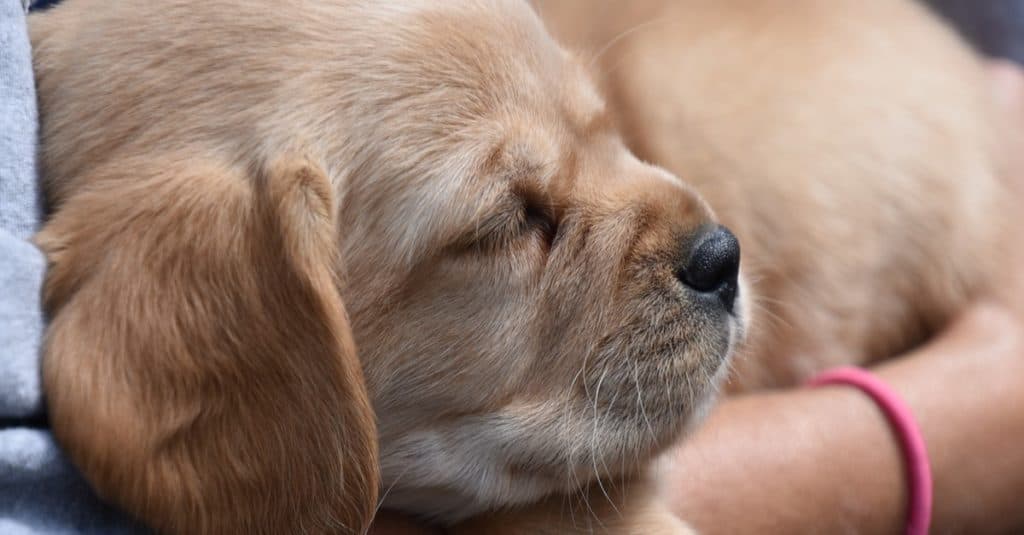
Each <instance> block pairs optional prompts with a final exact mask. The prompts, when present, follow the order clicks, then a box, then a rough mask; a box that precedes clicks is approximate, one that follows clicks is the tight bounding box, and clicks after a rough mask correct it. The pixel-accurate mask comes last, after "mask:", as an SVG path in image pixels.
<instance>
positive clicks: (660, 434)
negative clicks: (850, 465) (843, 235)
mask: <svg viewBox="0 0 1024 535" xmlns="http://www.w3.org/2000/svg"><path fill="white" fill-rule="evenodd" d="M175 6H177V7H178V8H180V9H173V10H170V11H167V10H165V9H164V7H165V6H163V4H162V3H155V2H153V3H150V2H137V3H134V4H130V5H127V4H122V3H109V2H107V3H104V2H88V1H86V0H81V1H79V2H70V3H68V5H67V6H62V7H61V8H60V9H57V10H54V11H53V13H47V14H44V15H41V16H37V17H36V18H35V19H34V21H33V25H32V38H33V48H34V50H35V54H36V66H37V85H38V87H39V95H40V104H41V109H42V119H43V121H42V130H43V131H42V134H43V140H44V150H43V163H44V166H45V168H46V174H47V178H48V182H49V185H50V194H51V199H52V200H53V201H54V204H55V206H56V216H55V218H54V220H53V221H52V222H51V223H50V224H49V225H48V226H47V228H46V230H45V231H44V233H43V234H42V235H41V237H40V243H41V244H42V245H43V246H44V248H45V249H46V250H47V252H48V253H49V255H50V259H51V263H52V265H51V271H50V275H49V280H48V282H47V299H48V304H49V308H50V310H51V312H52V313H53V314H54V321H53V323H52V325H51V329H50V334H49V345H48V348H47V352H46V356H45V363H44V366H45V369H46V373H45V375H46V382H47V389H48V392H49V395H48V403H49V407H50V413H51V420H52V421H53V426H54V429H55V432H56V433H57V436H58V438H59V439H60V440H61V442H62V444H64V445H65V447H67V449H68V451H69V453H70V454H71V456H72V459H73V460H74V461H75V463H76V464H77V465H78V466H79V467H80V468H81V469H82V471H83V473H84V474H85V475H86V477H87V478H88V479H89V481H90V482H91V483H92V484H93V486H94V487H95V488H97V489H98V490H99V491H100V492H101V493H102V494H103V495H104V496H105V497H107V498H108V499H111V500H113V501H115V502H117V503H119V504H121V505H122V506H124V507H126V508H128V509H129V510H130V511H131V512H133V513H135V514H136V515H138V516H140V517H141V518H142V519H143V520H145V521H147V523H149V524H151V525H153V526H155V527H157V528H158V529H163V530H167V531H185V532H203V531H251V530H253V529H267V530H271V531H274V530H277V531H282V530H285V531H287V530H288V529H289V527H294V526H295V525H301V526H308V527H311V528H312V529H320V528H324V529H326V527H337V526H341V527H344V528H347V529H348V530H349V531H353V532H358V531H360V530H361V529H362V528H363V527H364V526H366V525H367V523H368V522H369V519H370V517H371V515H372V513H373V510H374V507H375V505H376V503H375V502H376V500H375V496H374V492H373V489H376V488H377V486H378V485H377V482H378V481H377V473H376V457H375V455H374V453H375V446H376V445H375V444H374V441H373V438H374V435H375V434H376V435H378V438H379V449H380V458H381V462H380V466H381V469H382V476H383V481H382V487H383V488H385V489H389V490H388V492H387V493H386V496H387V499H388V501H389V502H390V504H391V505H392V506H397V507H401V508H405V509H407V510H412V511H416V512H420V513H425V514H430V515H435V516H439V517H441V518H443V519H445V520H449V521H451V520H456V519H458V518H459V517H460V516H466V515H470V514H473V513H475V512H478V511H481V510H483V509H486V508H489V507H495V506H506V505H511V504H516V503H522V502H526V501H530V500H533V499H536V498H538V497H540V496H542V495H544V494H548V493H552V492H558V491H566V490H573V489H576V488H577V487H579V486H581V485H584V484H585V483H586V482H588V481H590V480H593V479H594V478H598V477H612V476H616V475H618V474H621V473H628V472H631V471H632V470H634V469H635V468H636V467H637V466H638V465H640V464H642V463H643V462H644V461H645V460H646V459H648V458H650V457H651V456H652V455H653V454H655V453H656V452H657V451H658V450H659V449H660V448H662V447H664V446H665V445H666V444H668V443H669V442H671V441H672V440H673V439H674V438H676V437H677V436H678V435H679V434H680V432H681V430H682V429H684V428H685V426H686V424H687V423H688V422H691V421H692V420H693V419H694V417H695V415H696V414H698V413H699V412H700V410H701V407H703V406H704V405H705V404H706V403H707V402H708V400H709V398H710V397H711V396H712V395H713V393H714V391H715V388H716V383H717V379H718V377H719V376H721V375H723V373H722V372H723V370H724V368H725V365H724V362H725V361H726V359H727V357H728V355H729V353H730V350H731V348H732V347H733V345H735V342H736V340H737V339H738V337H739V333H740V331H741V330H742V328H741V327H742V320H741V317H742V314H741V312H742V310H741V309H742V307H740V306H738V305H734V304H733V301H734V300H735V293H736V277H737V273H736V271H737V267H738V266H737V263H738V258H737V255H738V250H737V245H736V243H735V240H734V239H733V238H732V237H731V236H730V235H729V234H727V233H725V232H724V231H722V230H720V229H719V228H718V227H717V225H716V223H715V221H714V218H713V216H712V213H711V211H710V210H709V208H708V207H707V206H706V205H705V203H704V202H703V201H701V199H700V198H699V197H698V196H697V195H696V194H695V193H694V192H693V191H692V190H691V189H690V188H688V187H687V186H686V185H685V184H684V183H682V182H681V181H679V180H678V179H676V178H675V177H673V176H671V175H669V174H668V173H666V172H664V171H662V170H660V169H657V168H654V167H651V166H649V165H645V164H643V163H641V162H639V161H637V159H636V158H634V157H633V156H632V155H631V154H630V153H629V152H628V151H627V150H626V149H625V148H624V146H623V144H622V142H621V141H620V140H619V138H618V136H617V135H616V133H615V131H614V129H613V128H612V125H611V122H610V121H609V120H608V118H607V117H608V115H607V113H606V110H605V109H604V104H603V102H602V99H601V98H600V97H599V96H598V95H597V94H596V93H595V91H594V90H593V88H592V87H591V85H590V83H589V82H588V81H587V76H586V75H585V73H584V68H583V67H582V66H581V65H580V64H579V63H577V62H576V61H575V60H574V59H573V58H572V57H571V56H570V55H569V54H567V53H565V52H564V51H563V50H561V49H560V48H559V47H558V46H557V45H556V44H555V43H554V42H553V41H552V40H551V38H550V37H549V36H548V35H547V34H546V33H545V31H544V29H543V28H542V27H541V25H540V23H539V21H538V20H537V19H536V17H535V16H534V14H533V13H532V12H531V11H530V10H529V8H528V7H527V6H526V5H525V4H523V3H519V2H513V1H509V0H479V1H466V2H457V3H456V2H433V1H426V0H409V1H407V2H403V3H401V4H394V3H372V2H365V3H364V2H352V3H350V2H338V3H333V2H323V3H313V4H309V5H305V6H304V8H303V9H301V10H284V11H282V10H280V9H279V7H278V3H277V2H270V1H266V2H257V1H255V0H252V1H248V0H247V1H246V2H235V1H232V0H218V1H216V2H209V1H203V2H198V1H196V2H195V3H194V4H191V3H189V2H188V1H187V0H180V2H179V3H177V4H175ZM83 27H88V28H90V31H77V30H75V28H83ZM182 36H187V38H184V37H182ZM225 43H230V46H225ZM126 51H131V52H130V54H131V55H132V56H133V58H137V59H138V61H135V60H133V61H130V62H126V61H124V57H125V54H126ZM96 72H102V73H103V75H102V77H99V78H97V75H96ZM126 107H127V108H129V110H130V111H129V112H125V108H126ZM280 162H284V163H283V164H282V163H280ZM325 244H328V245H329V247H328V249H329V251H325V250H324V247H325ZM335 247H336V248H337V250H335ZM346 312H347V314H346ZM350 332H351V335H352V339H354V341H355V344H354V346H353V344H352V343H350V340H349V333H350ZM356 349H358V351H356ZM357 355H358V358H357ZM360 367H361V369H360ZM360 372H361V373H360ZM371 404H372V410H373V411H374V412H375V414H376V418H377V428H378V429H377V433H375V432H374V426H373V420H372V415H371V413H370V410H371V407H370V405H371ZM281 488H287V489H288V492H286V493H284V496H277V495H276V494H275V493H276V492H277V490H278V489H281ZM285 498H287V499H285Z"/></svg>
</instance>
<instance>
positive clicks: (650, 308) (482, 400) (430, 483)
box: [340, 2, 742, 520]
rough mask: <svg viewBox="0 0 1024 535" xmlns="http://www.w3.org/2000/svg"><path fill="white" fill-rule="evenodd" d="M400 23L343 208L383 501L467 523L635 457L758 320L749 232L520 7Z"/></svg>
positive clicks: (435, 13) (382, 50)
mask: <svg viewBox="0 0 1024 535" xmlns="http://www.w3.org/2000/svg"><path fill="white" fill-rule="evenodd" d="M393 26H398V27H400V28H401V31H400V32H399V36H400V38H398V39H396V40H395V41H394V42H388V43H385V44H381V45H379V47H378V49H377V50H376V51H375V53H376V54H379V55H378V56H376V57H375V59H374V61H377V62H379V63H383V64H385V65H388V66H389V72H388V78H387V79H386V83H381V81H380V80H379V79H377V80H375V82H376V84H375V92H374V93H373V95H374V97H375V100H374V101H373V104H372V106H371V104H369V103H367V104H364V106H365V107H366V108H371V107H372V109H374V110H375V112H376V113H375V115H374V117H375V119H376V124H375V125H374V126H373V137H372V138H370V139H371V141H370V142H369V146H367V147H366V148H365V149H360V150H359V151H356V152H357V153H359V154H371V155H370V156H365V160H359V159H358V158H357V159H355V160H353V159H351V158H343V159H341V160H343V161H346V162H353V161H354V163H351V164H350V165H352V166H353V167H355V168H356V169H358V172H354V173H350V174H348V175H347V176H346V178H345V182H344V183H343V184H342V186H341V188H342V190H343V192H344V193H343V195H342V197H341V198H342V201H341V207H340V212H341V214H342V215H341V217H342V222H341V231H340V236H341V249H342V254H341V256H342V258H344V259H345V264H346V281H347V282H346V287H345V289H344V292H345V297H346V303H347V306H348V309H349V312H350V313H351V317H352V321H353V333H354V336H355V339H356V342H357V344H358V346H359V348H360V358H361V360H362V362H363V365H364V370H365V373H366V378H367V381H368V387H369V390H370V392H371V396H372V398H373V402H374V407H375V410H376V414H377V418H378V424H379V432H380V447H381V462H382V470H383V483H384V488H388V489H390V490H389V491H388V494H387V501H386V503H387V504H389V505H391V506H395V507H399V508H405V509H411V510H413V511H416V512H419V513H424V514H430V515H439V516H441V517H443V518H445V519H448V520H452V519H456V518H457V517H459V516H461V515H468V514H472V513H474V512H476V511H479V510H481V509H483V508H486V507H491V506H502V505H508V504H514V503H521V502H524V501H529V500H534V499H536V498H538V497H539V496H541V495H544V494H547V493H551V492H555V491H564V490H570V489H573V488H575V487H576V486H578V485H580V484H583V483H586V482H587V481H590V480H592V479H593V478H596V477H602V476H613V475H616V474H618V473H621V472H624V471H625V472H628V471H631V470H633V469H635V468H636V467H637V466H638V465H639V464H641V463H643V462H644V461H645V460H646V459H649V458H650V457H651V456H652V455H653V454H655V453H656V452H657V451H659V450H660V449H661V448H662V447H663V446H665V445H666V444H668V443H669V442H671V441H672V440H673V439H675V438H677V437H678V436H679V434H680V432H681V430H682V429H683V428H684V427H685V426H686V424H687V422H689V421H691V420H692V419H693V418H694V415H695V414H696V413H699V412H700V410H701V408H702V407H704V406H705V404H706V403H707V401H708V399H709V398H710V397H711V396H712V395H713V393H714V391H715V389H716V384H717V381H718V378H719V377H720V376H721V375H722V372H723V370H724V368H725V365H724V363H725V361H726V359H727V357H728V355H729V353H730V350H731V348H732V347H733V345H734V344H735V342H736V340H737V338H738V337H739V335H740V331H741V330H742V321H741V310H740V308H741V307H739V306H734V305H733V301H734V298H735V292H736V286H735V285H736V283H737V280H736V278H737V267H738V265H737V263H738V246H737V245H736V243H735V239H734V238H732V236H731V235H730V234H728V233H727V231H724V230H721V229H720V228H719V227H718V226H717V225H716V223H715V222H714V218H713V215H712V213H711V211H710V209H709V208H708V206H707V205H706V204H705V203H704V202H703V201H702V200H701V199H700V198H699V197H698V196H697V195H696V194H695V193H694V191H693V190H691V189H690V188H689V187H687V185H686V184H684V183H683V182H682V181H680V180H679V179H677V178H676V177H674V176H671V175H669V174H668V173H666V172H664V171H662V170H660V169H658V168H655V167H652V166H649V165H645V164H644V163H642V162H640V161H638V160H637V159H636V158H634V157H633V156H632V155H631V154H630V153H629V152H628V151H627V150H626V149H625V148H624V146H623V144H622V142H621V141H620V139H619V137H618V136H617V134H616V132H615V131H614V128H613V125H612V123H611V121H610V120H609V119H608V115H607V112H606V110H605V108H604V104H603V102H602V99H601V98H600V97H599V96H598V95H597V93H596V92H595V91H594V89H593V88H592V86H591V85H590V83H589V81H588V78H587V76H586V73H585V72H584V71H585V69H584V68H583V67H582V66H581V65H580V64H579V63H578V62H577V61H576V60H575V59H574V58H573V57H572V56H571V55H569V54H568V53H566V52H564V51H563V50H562V49H560V48H559V47H558V46H557V45H556V44H555V43H554V42H553V41H552V40H551V38H550V37H548V35H547V34H546V33H545V31H544V30H543V28H542V27H541V25H540V23H539V21H538V20H537V19H536V17H535V16H534V15H533V13H532V12H530V11H529V9H528V7H526V6H525V5H522V4H519V3H512V2H486V3H477V4H472V5H465V4H460V5H459V7H458V8H457V9H456V8H453V7H451V6H446V5H435V6H431V7H429V8H426V9H425V10H424V11H421V12H418V13H416V14H415V16H412V17H409V18H406V19H403V20H402V22H401V23H400V24H396V25H393ZM385 41H387V39H385ZM357 86H358V83H357ZM382 140H386V141H383V142H382ZM349 150H351V149H349Z"/></svg>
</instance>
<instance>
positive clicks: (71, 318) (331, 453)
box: [37, 156, 378, 533]
mask: <svg viewBox="0 0 1024 535" xmlns="http://www.w3.org/2000/svg"><path fill="white" fill-rule="evenodd" d="M254 175H255V176H254ZM66 186H74V187H75V189H76V191H71V192H70V195H69V196H68V197H67V198H66V199H57V202H59V203H60V206H58V210H57V212H56V215H55V217H54V218H53V220H52V221H51V222H50V223H49V224H48V225H47V226H46V227H45V229H44V230H43V231H42V232H41V233H40V235H39V236H38V237H37V241H38V243H39V244H40V246H41V247H42V248H43V249H44V250H45V251H46V253H47V254H48V256H49V259H50V263H51V265H50V271H49V274H48V276H47V281H46V287H45V296H44V297H45V301H46V306H47V308H48V310H49V311H50V313H51V315H52V323H51V326H50V329H49V332H48V335H47V341H46V348H45V354H44V362H43V374H44V381H45V386H46V392H47V402H48V408H49V413H50V420H51V422H52V426H53V430H54V433H55V434H56V436H57V438H58V440H59V442H60V443H61V444H62V445H63V446H64V448H66V450H67V451H68V453H69V454H70V456H71V459H72V460H73V462H74V463H75V464H76V465H77V466H78V467H79V469H80V470H81V471H82V472H83V473H84V474H85V476H86V478H87V479H88V480H89V482H90V483H91V484H92V485H93V486H94V488H95V489H96V490H97V491H98V492H99V494H100V495H101V496H102V497H104V498H106V499H108V500H110V501H112V502H114V503H116V504H118V505H120V506H122V507H124V508H125V509H127V510H128V511H129V512H131V513H132V514H134V515H136V516H138V517H139V518H140V519H141V520H143V521H144V522H145V523H147V524H149V525H150V526H152V527H154V528H156V529H158V530H160V531H162V532H175V533H253V532H260V533H307V532H314V533H315V532H325V531H331V532H349V533H362V532H363V531H365V529H366V528H367V526H368V525H369V521H370V518H371V517H372V515H373V512H374V508H375V506H376V499H377V492H378V489H377V487H378V474H377V470H378V468H377V448H376V430H375V426H374V421H373V415H372V412H371V408H370V404H369V401H368V397H367V393H366V388H365V385H364V384H363V378H362V371H361V368H360V365H359V361H358V360H357V358H356V354H355V348H354V345H353V342H352V337H351V333H350V330H349V326H348V319H347V317H346V315H345V310H344V306H343V304H342V301H341V297H340V295H339V292H338V284H337V282H338V281H337V276H338V275H337V274H338V269H337V265H336V258H335V256H336V251H337V239H336V238H337V236H336V225H335V214H334V201H333V193H332V189H331V186H330V184H329V182H328V180H327V178H326V177H325V176H324V174H323V173H322V172H321V171H320V170H319V169H318V168H317V167H315V166H313V165H310V164H309V163H308V162H307V161H305V160H304V159H288V160H284V161H282V162H281V163H280V165H275V166H272V168H270V169H265V170H262V171H252V170H243V169H237V168H232V167H230V166H226V165H218V164H208V163H204V162H202V161H199V160H198V159H197V158H196V157H195V156H178V157H175V156H169V157H165V158H159V159H153V158H149V159H145V160H144V161H119V162H117V163H116V164H115V165H106V166H104V168H103V169H101V170H99V171H95V172H92V173H90V174H89V175H88V176H86V177H83V178H82V180H80V181H78V182H76V183H74V184H69V185H66Z"/></svg>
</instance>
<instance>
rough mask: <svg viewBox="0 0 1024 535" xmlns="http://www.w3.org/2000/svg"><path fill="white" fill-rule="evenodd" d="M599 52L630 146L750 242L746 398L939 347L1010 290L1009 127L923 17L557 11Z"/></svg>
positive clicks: (569, 6) (780, 10) (892, 6)
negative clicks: (953, 325)
mask: <svg viewBox="0 0 1024 535" xmlns="http://www.w3.org/2000/svg"><path fill="white" fill-rule="evenodd" d="M539 10H540V11H541V13H542V14H543V16H544V18H545V20H546V22H547V23H548V26H549V28H550V29H551V30H552V31H553V32H554V33H555V35H556V36H558V37H560V38H562V39H563V40H564V41H566V42H567V43H571V44H575V45H576V46H577V47H580V48H582V49H584V50H589V51H591V52H592V54H593V55H594V56H596V58H595V59H594V68H595V71H597V73H598V79H599V80H600V81H601V83H602V84H603V86H604V88H605V92H606V93H607V95H608V96H609V98H610V104H611V109H613V110H615V111H616V113H617V119H618V124H619V125H620V127H621V129H622V130H623V132H624V135H625V137H626V138H627V143H628V144H629V145H630V147H631V148H632V149H633V150H634V151H635V152H636V153H637V154H638V155H640V156H641V157H642V158H644V159H647V160H649V161H652V162H655V163H657V164H658V165H662V166H664V167H666V168H667V169H669V170H671V171H673V172H675V173H677V174H678V175H679V176H680V177H683V179H684V180H686V181H687V182H688V183H691V184H693V185H694V186H695V187H696V188H697V189H698V190H699V191H700V192H701V194H702V195H703V196H704V197H705V198H706V199H707V200H708V201H709V203H710V204H711V205H712V207H714V209H715V210H716V212H717V213H718V214H719V216H720V217H721V218H722V221H723V222H725V223H726V224H727V225H728V226H730V227H731V228H732V229H733V230H734V231H735V232H736V234H737V235H738V236H739V237H740V241H741V243H742V244H743V250H744V255H743V263H744V270H745V272H746V273H747V274H748V275H749V276H750V278H751V280H752V290H753V291H752V292H751V294H750V296H749V297H750V298H751V299H752V301H753V306H752V307H751V309H752V314H753V315H754V316H755V319H754V321H753V322H752V330H751V332H750V333H749V336H748V338H747V344H745V346H744V349H743V354H742V355H740V356H739V357H738V358H737V359H736V360H735V361H734V362H735V365H736V373H734V375H733V381H732V382H731V383H730V389H731V390H734V391H737V390H748V389H755V388H765V387H781V386H789V385H794V384H799V383H800V382H801V381H802V380H804V379H806V378H807V377H808V376H810V375H812V374H813V373H815V372H817V371H820V370H822V369H825V368H828V367H832V366H836V365H839V364H869V363H871V362H874V361H877V360H878V359H881V358H885V357H889V356H891V355H894V354H897V353H899V352H901V351H904V350H906V349H908V348H909V347H911V346H912V345H914V344H916V343H918V342H919V341H921V340H922V339H923V338H924V337H926V336H927V335H928V334H930V333H932V332H934V331H935V330H937V329H938V328H939V327H941V326H942V325H943V323H944V322H945V321H946V320H947V319H948V318H949V317H950V316H951V315H952V314H953V313H955V312H956V311H957V310H958V309H959V308H960V307H961V306H963V304H964V303H965V302H966V300H967V299H968V298H970V297H971V296H976V295H978V294H979V293H981V292H984V291H986V290H987V289H988V285H989V284H990V283H991V281H993V280H997V279H998V278H999V276H998V270H997V269H998V266H997V265H996V264H995V262H998V258H999V254H998V253H997V251H999V250H1000V246H999V243H998V240H999V238H1000V237H1001V236H1004V235H1005V234H1003V231H1002V229H1001V228H1000V220H1001V214H1002V213H1003V212H1004V208H1002V207H1001V206H1000V200H1001V198H1002V186H1001V184H1000V182H999V180H998V175H999V170H1000V167H1001V165H1002V164H1001V162H1000V155H999V154H998V153H997V148H998V147H997V142H998V141H999V140H1000V137H1001V135H1000V132H1001V126H1000V120H999V118H998V117H995V116H994V114H993V111H992V109H991V107H990V101H991V96H990V94H989V93H988V92H987V91H986V88H987V85H986V81H985V79H984V77H983V74H984V73H983V72H982V70H981V64H980V61H979V60H978V58H977V57H976V56H975V55H974V54H973V53H972V52H971V51H969V50H968V48H967V47H966V46H965V45H964V43H962V42H961V41H960V39H959V38H957V37H956V36H955V35H954V34H953V32H952V30H950V29H949V28H946V27H945V25H944V24H942V23H940V22H939V21H938V20H937V19H936V18H935V17H933V16H932V15H931V14H930V13H927V12H926V11H925V8H923V7H921V6H919V5H917V3H916V2H909V1H907V2H904V1H891V0H872V1H867V2H865V1H860V0H856V1H852V0H851V1H846V0H839V1H835V0H824V1H822V0H800V1H798V2H764V1H758V0H750V1H746V0H725V1H722V0H685V1H673V2H664V1H658V0H654V1H641V2H629V5H628V6H627V5H624V3H620V2H614V1H610V2H598V3H593V2H573V1H568V2H563V1H553V2H541V3H540V5H539Z"/></svg>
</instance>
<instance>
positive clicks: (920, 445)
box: [807, 367, 932, 535]
mask: <svg viewBox="0 0 1024 535" xmlns="http://www.w3.org/2000/svg"><path fill="white" fill-rule="evenodd" d="M807 384H808V385H809V386H824V385H837V384H842V385H849V386H853V387H856V388H858V389H860V390H861V391H863V392H864V393H865V394H867V395H869V396H871V399H873V400H874V401H875V403H876V404H878V406H879V408H881V409H882V412H884V413H885V416H886V418H887V419H888V420H889V425H890V426H892V428H893V430H894V431H895V432H896V436H897V437H898V438H899V441H900V446H901V449H902V450H903V457H904V460H905V461H906V463H907V487H908V491H909V496H908V502H909V503H908V504H907V530H906V533H907V535H927V533H928V528H929V524H930V523H931V519H932V471H931V466H930V465H929V463H928V450H927V449H925V445H924V437H923V436H922V435H921V430H920V429H919V428H918V427H917V422H916V421H915V420H914V415H913V413H911V412H910V407H908V406H907V404H906V403H905V402H904V401H903V399H902V398H900V396H899V394H897V393H896V392H895V391H894V390H893V389H892V388H890V387H889V385H887V384H885V383H884V382H883V381H882V380H881V379H879V378H878V377H876V376H875V375H874V374H872V373H870V372H868V371H866V370H863V369H861V368H854V367H843V368H835V369H832V370H826V371H824V372H822V373H821V374H819V375H817V376H815V377H813V378H811V380H810V381H808V383H807Z"/></svg>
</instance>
